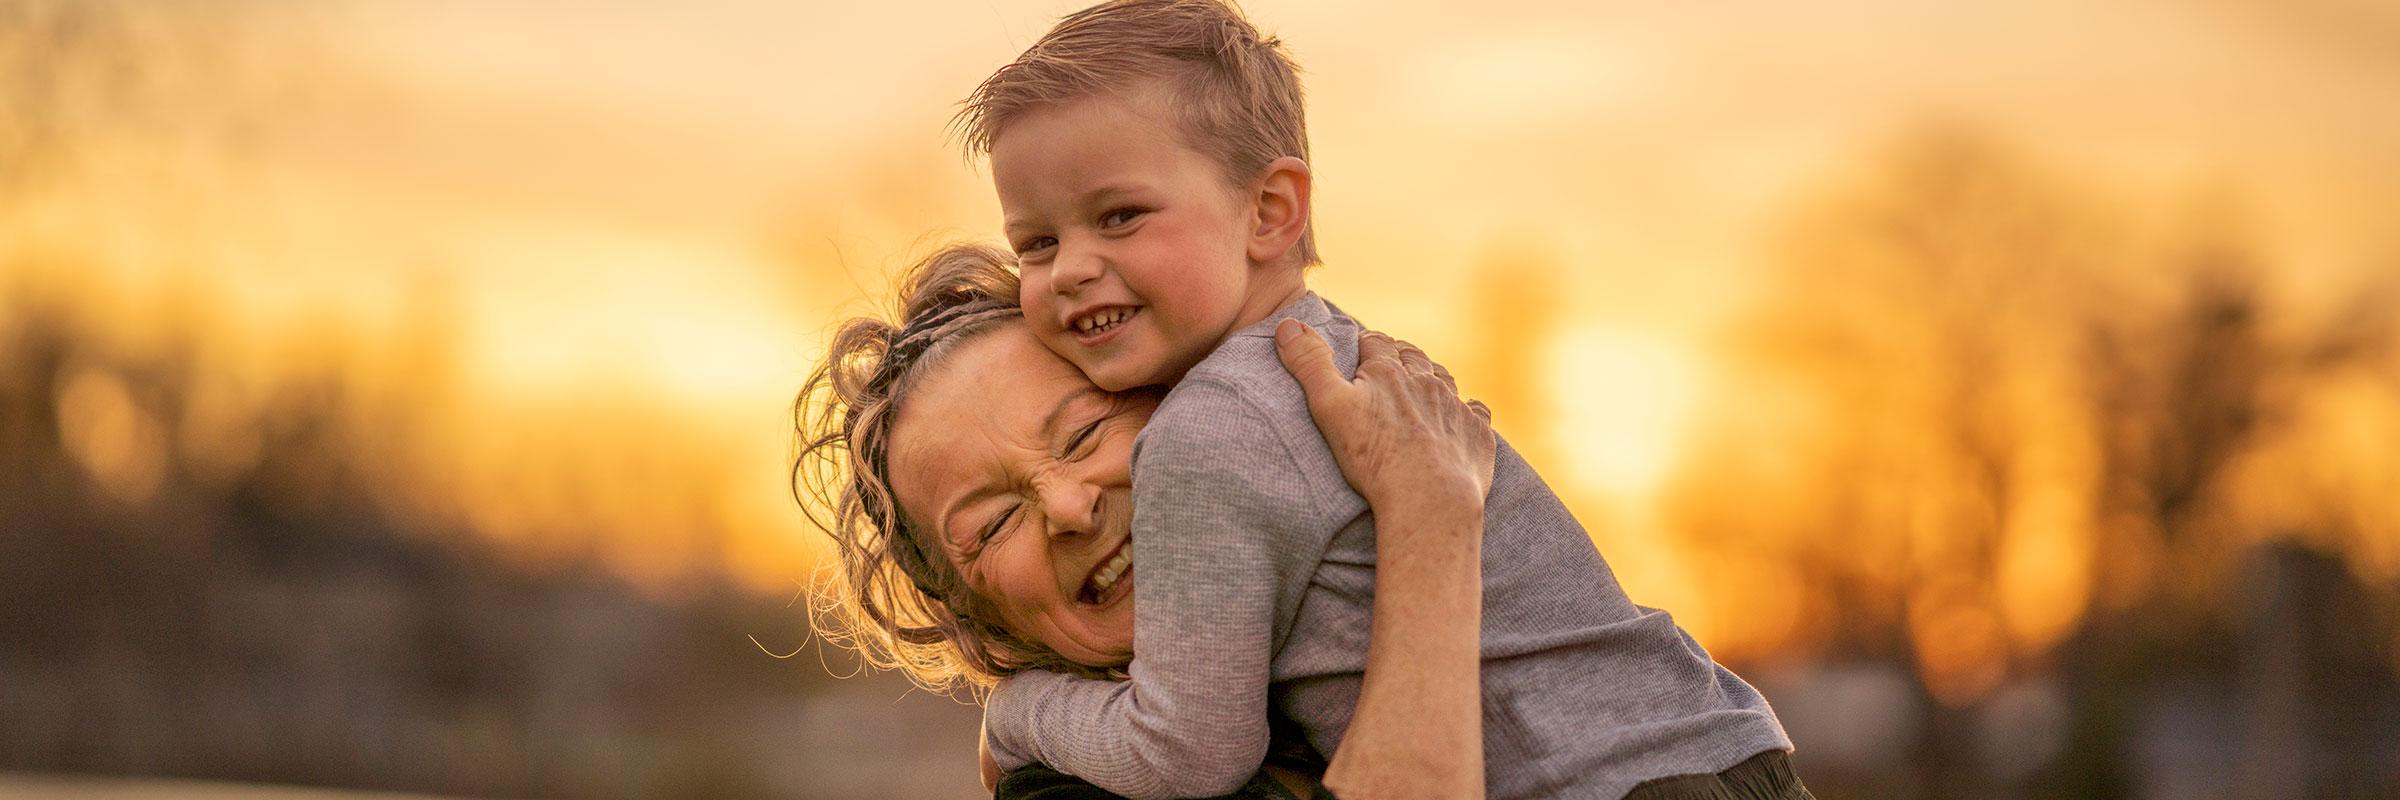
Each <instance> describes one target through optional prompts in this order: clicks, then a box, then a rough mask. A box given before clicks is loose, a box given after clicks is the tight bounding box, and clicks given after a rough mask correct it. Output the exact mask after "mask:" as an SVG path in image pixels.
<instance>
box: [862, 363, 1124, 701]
mask: <svg viewBox="0 0 2400 800" xmlns="http://www.w3.org/2000/svg"><path fill="white" fill-rule="evenodd" d="M1157 407H1158V399H1157V396H1156V395H1155V394H1150V393H1144V394H1121V395H1120V394H1110V393H1107V392H1103V391H1101V390H1100V389H1099V388H1098V387H1096V386H1093V385H1092V383H1091V382H1090V381H1088V380H1085V379H1084V377H1083V373H1081V372H1079V371H1077V370H1076V369H1075V367H1074V365H1072V364H1069V363H1067V362H1066V360H1064V359H1061V358H1059V357H1058V356H1057V355H1055V354H1053V353H1051V352H1050V351H1049V350H1048V349H1047V348H1044V347H1043V346H1042V345H1041V343H1040V342H1039V341H1037V340H1036V339H1034V337H1033V334H1032V332H1030V331H1028V330H1027V329H1026V328H1025V326H1024V325H1022V324H1006V325H1001V326H999V327H998V328H996V329H994V330H991V331H989V332H986V333H983V334H980V335H978V336H976V337H975V338H974V339H971V340H968V341H965V342H961V343H959V344H958V345H956V349H954V350H952V351H951V352H950V354H949V355H948V357H946V358H945V359H944V360H943V361H942V362H941V363H940V364H939V365H938V366H936V367H934V368H933V369H932V371H931V372H928V373H926V374H924V375H922V376H920V377H919V378H918V379H917V383H916V385H915V386H914V387H913V388H912V389H911V390H910V392H909V394H908V396H907V397H906V399H905V400H904V401H903V403H902V406H901V409H900V416H899V418H898V419H895V420H893V424H892V445H891V475H892V491H893V493H894V495H895V496H896V498H897V499H898V501H899V503H900V509H901V513H902V514H903V515H905V516H906V517H907V518H908V520H909V522H910V524H912V525H915V526H916V528H917V530H920V531H925V532H928V533H929V534H930V535H931V536H933V537H934V538H936V539H938V541H939V545H940V548H941V550H942V551H943V552H944V553H945V554H946V555H948V556H949V558H950V562H951V563H952V564H954V565H956V566H957V567H958V569H959V572H960V573H961V574H962V575H964V576H965V577H966V581H967V586H968V587H970V588H972V589H974V590H975V592H976V594H978V595H980V596H982V597H983V598H984V599H985V600H987V601H989V602H990V604H991V606H992V607H993V608H995V609H997V610H998V612H999V613H1000V615H1001V619H1000V622H1001V623H1002V624H1004V625H1006V626H1008V628H1009V629H1010V630H1012V631H1015V632H1016V633H1017V634H1018V635H1021V636H1025V637H1027V638H1030V639H1033V640H1035V641H1038V642H1041V643H1042V644H1045V645H1048V646H1049V647H1050V648H1051V649H1053V650H1057V651H1058V652H1059V653H1060V654H1061V655H1064V656H1066V657H1067V658H1069V659H1072V660H1074V661H1076V662H1078V663H1082V664H1087V665H1091V666H1099V667H1105V666H1115V665H1118V664H1123V663H1125V662H1127V661H1130V660H1132V658H1133V566H1132V563H1133V548H1132V546H1131V536H1132V522H1133V481H1132V469H1131V465H1132V459H1133V437H1134V434H1135V433H1137V432H1139V431H1140V430H1141V428H1142V425H1143V424H1144V423H1146V422H1148V421H1149V419H1150V413H1151V412H1152V411H1154V410H1156V409H1157Z"/></svg>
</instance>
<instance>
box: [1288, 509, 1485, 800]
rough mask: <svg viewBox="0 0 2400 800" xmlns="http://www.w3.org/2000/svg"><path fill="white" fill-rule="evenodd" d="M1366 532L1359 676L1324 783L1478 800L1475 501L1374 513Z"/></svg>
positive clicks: (1390, 794) (1395, 794) (1478, 534)
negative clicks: (1371, 534) (1367, 572)
mask: <svg viewBox="0 0 2400 800" xmlns="http://www.w3.org/2000/svg"><path fill="white" fill-rule="evenodd" d="M1452 494H1456V493H1452ZM1375 528H1376V530H1375V534H1376V546H1375V558H1376V565H1375V612H1374V613H1375V620H1374V623H1373V624H1372V626H1371V627H1370V628H1369V636H1370V638H1369V640H1368V645H1367V672H1366V677H1365V679H1364V684H1363V686H1361V688H1360V690H1359V698H1358V710H1357V712H1356V713H1355V714H1353V715H1352V717H1351V722H1350V727H1349V730H1348V732H1347V733H1346V734H1344V736H1343V739H1342V746H1341V749H1340V750H1339V751H1338V752H1336V753H1335V754H1334V757H1333V762H1332V764H1331V765H1330V766H1328V767H1327V769H1326V771H1325V786H1326V788H1329V789H1332V790H1333V792H1334V793H1335V794H1336V795H1338V796H1340V797H1342V798H1343V799H1344V800H1376V799H1377V798H1401V797H1426V798H1473V797H1482V796H1483V785H1484V784H1483V716H1482V703H1481V702H1480V699H1479V697H1480V683H1481V675H1480V672H1481V666H1482V661H1481V657H1480V652H1479V647H1478V644H1479V638H1478V637H1479V634H1480V624H1481V620H1482V596H1483V581H1482V573H1481V568H1482V542H1483V503H1482V498H1480V497H1474V498H1460V499H1453V500H1451V501H1447V502H1445V501H1443V500H1442V499H1441V498H1440V496H1439V495H1438V494H1437V495H1419V496H1418V499H1416V500H1414V501H1409V502H1405V503H1401V504H1398V506H1396V507H1395V506H1394V505H1393V504H1388V503H1387V504H1378V505H1376V506H1375Z"/></svg>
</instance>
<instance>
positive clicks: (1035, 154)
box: [991, 84, 1301, 391]
mask: <svg viewBox="0 0 2400 800" xmlns="http://www.w3.org/2000/svg"><path fill="white" fill-rule="evenodd" d="M1178 115H1179V112H1178V111H1177V110H1176V108H1175V106H1174V104H1173V101H1172V96H1171V94H1170V93H1169V92H1168V91H1167V90H1166V89H1165V88H1164V87H1163V86H1160V85H1156V84H1153V85H1151V86H1149V87H1146V88H1144V89H1141V90H1138V91H1126V92H1113V93H1102V94H1097V95H1093V96H1090V97H1085V98H1081V99H1077V100H1072V101H1067V102H1064V103H1059V104H1055V105H1050V106H1045V107H1041V108H1036V109H1031V110H1028V111H1026V112H1024V114H1023V115H1022V116H1019V117H1017V118H1016V119H1014V120H1012V121H1011V122H1010V123H1009V125H1008V127H1007V128H1006V129H1005V130H1004V131H1002V132H1001V134H1000V135H999V136H998V137H996V138H995V139H993V141H992V151H991V152H992V179H993V183H994V184H996V185H997V187H998V189H999V195H1000V208H1001V212H1002V213H1003V215H1004V216H1005V217H1006V226H1007V227H1006V230H1007V234H1008V240H1009V245H1010V247H1011V248H1012V249H1014V250H1015V251H1016V252H1017V257H1018V259H1019V266H1020V269H1021V271H1022V273H1023V277H1024V281H1023V283H1022V287H1021V289H1020V294H1019V297H1018V299H1019V301H1020V302H1021V303H1022V304H1023V305H1024V307H1025V319H1026V322H1027V323H1028V324H1029V325H1031V326H1032V328H1033V331H1034V334H1035V335H1036V336H1037V337H1039V338H1040V339H1041V340H1042V343H1043V344H1044V345H1046V346H1048V347H1049V348H1050V349H1051V350H1053V351H1055V352H1057V353H1058V354H1059V355H1061V356H1064V357H1066V359H1067V360H1068V361H1071V362H1074V364H1075V366H1076V367H1077V368H1079V369H1082V370H1083V372H1084V374H1085V375H1086V376H1088V377H1089V378H1090V379H1091V380H1092V382H1093V383H1095V384H1098V385H1099V386H1100V387H1101V388H1103V389H1108V390H1110V391H1123V390H1126V389H1132V388H1136V387H1141V386H1154V385H1169V384H1173V383H1174V382H1175V381H1177V380H1179V379H1181V378H1182V377H1183V373H1184V372H1185V371H1186V370H1189V369H1191V367H1192V365H1193V364H1197V363H1199V362H1200V360H1201V359H1202V358H1205V357H1207V355H1208V354H1209V352H1210V351H1212V350H1214V349H1216V346H1217V344H1218V343H1219V342H1221V341H1223V340H1224V338H1225V336H1226V335H1227V334H1229V333H1231V332H1233V330H1234V329H1236V328H1238V327H1240V326H1241V325H1243V324H1246V323H1247V322H1251V321H1255V320H1257V319H1263V318H1265V316H1266V315H1267V314H1268V313H1271V312H1273V311H1274V310H1275V309H1276V308H1279V307H1281V306H1282V305H1283V304H1284V303H1285V302H1288V301H1289V300H1291V299H1293V298H1296V297H1298V296H1299V294H1300V292H1301V286H1300V278H1299V270H1298V269H1297V267H1291V268H1288V269H1287V268H1285V267H1283V266H1281V265H1277V266H1271V267H1270V266H1262V265H1255V264H1253V263H1252V262H1251V260H1250V259H1249V253H1248V250H1247V246H1248V243H1249V237H1250V234H1251V230H1252V228H1253V227H1255V221H1256V219H1257V214H1256V211H1255V209H1254V207H1253V205H1252V204H1251V203H1250V202H1248V198H1247V194H1248V192H1246V191H1245V187H1238V186H1235V185H1233V184H1232V183H1230V182H1229V181H1228V180H1227V179H1226V177H1225V172H1224V170H1223V169H1221V168H1219V167H1218V165H1217V163H1216V162H1215V161H1214V160H1212V159H1210V158H1209V157H1208V156H1207V155H1206V154H1203V153H1201V152H1199V151H1198V150H1195V149H1193V148H1191V147H1189V146H1187V145H1186V144H1185V143H1184V141H1183V136H1182V135H1181V134H1180V133H1179V132H1178V130H1177V125H1176V124H1175V120H1177V119H1178V118H1179V116H1178ZM1284 272H1288V273H1289V275H1288V277H1287V276H1284V275H1282V274H1281V273H1284Z"/></svg>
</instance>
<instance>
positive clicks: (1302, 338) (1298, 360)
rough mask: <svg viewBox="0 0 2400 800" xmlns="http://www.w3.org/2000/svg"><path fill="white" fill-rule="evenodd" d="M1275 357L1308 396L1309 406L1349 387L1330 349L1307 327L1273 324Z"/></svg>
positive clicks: (1288, 321)
mask: <svg viewBox="0 0 2400 800" xmlns="http://www.w3.org/2000/svg"><path fill="white" fill-rule="evenodd" d="M1275 356H1276V357H1277V358H1280V359H1282V360H1283V369H1284V371H1286V372H1290V373H1292V378H1293V379H1294V380H1297V381H1299V382H1300V391H1302V392H1305V393H1307V395H1308V401H1309V403H1311V404H1315V403H1317V402H1320V401H1322V400H1323V399H1325V398H1328V397H1331V396H1333V393H1334V392H1338V391H1341V390H1343V389H1346V388H1349V386H1350V381H1349V379H1347V378H1344V377H1342V371H1341V369H1340V368H1338V367H1335V366H1334V365H1333V347H1332V346H1331V345H1328V344H1326V343H1325V337H1324V336H1323V335H1321V334H1318V333H1317V332H1316V330H1315V329H1313V328H1310V327H1308V324H1307V323H1304V322H1301V321H1299V320H1296V319H1286V320H1284V321H1283V322H1281V323H1277V324H1276V326H1275Z"/></svg>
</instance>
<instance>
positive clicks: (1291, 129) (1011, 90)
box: [953, 0, 1317, 264]
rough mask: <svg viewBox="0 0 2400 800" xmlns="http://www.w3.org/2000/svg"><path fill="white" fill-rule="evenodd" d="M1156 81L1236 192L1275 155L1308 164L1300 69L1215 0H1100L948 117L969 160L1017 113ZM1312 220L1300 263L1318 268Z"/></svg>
mask: <svg viewBox="0 0 2400 800" xmlns="http://www.w3.org/2000/svg"><path fill="white" fill-rule="evenodd" d="M1151 81H1164V82H1166V84H1167V86H1168V87H1169V88H1170V89H1171V90H1172V91H1173V92H1174V95H1175V97H1174V100H1175V102H1174V105H1173V107H1174V108H1175V109H1176V111H1175V112H1174V113H1175V115H1176V116H1178V117H1180V118H1181V119H1179V120H1177V122H1178V123H1179V124H1178V125H1177V129H1178V130H1179V131H1180V132H1181V133H1182V135H1183V137H1184V140H1185V141H1184V144H1185V145H1187V146H1189V147H1191V148H1192V149H1194V150H1197V151H1199V152H1201V153H1203V154H1205V155H1207V156H1209V157H1210V158H1212V159H1214V160H1215V161H1216V162H1217V164H1218V166H1220V167H1222V168H1223V169H1224V170H1225V178H1226V180H1227V182H1229V183H1231V184H1233V185H1235V186H1240V185H1242V184H1244V183H1247V182H1249V181H1250V180H1252V179H1255V178H1257V177H1258V175H1259V172H1260V171H1261V170H1264V169H1266V166H1267V163H1268V162H1271V161H1274V160H1275V159H1278V158H1282V157H1284V156H1293V157H1296V158H1299V159H1301V160H1303V161H1305V160H1307V159H1308V124H1307V120H1306V118H1305V115H1304V114H1303V111H1302V107H1301V98H1300V75H1299V67H1298V66H1297V65H1294V64H1293V63H1292V59H1291V57H1290V56H1289V55H1287V54H1285V53H1284V50H1283V42H1282V40H1280V39H1276V38H1273V37H1267V36H1261V35H1260V34H1259V32H1258V29H1257V28H1255V27H1252V26H1251V24H1250V21H1249V20H1246V19H1243V18H1242V12H1241V10H1240V9H1239V8H1236V7H1234V6H1233V4H1231V3H1229V2H1222V1H1221V0H1110V2H1105V3H1101V4H1099V5H1096V6H1092V7H1091V8H1087V9H1084V10H1082V11H1078V12H1075V13H1074V14H1071V15H1068V16H1067V17H1066V18H1065V19H1062V20H1059V22H1058V26H1057V27H1054V28H1051V29H1050V32H1049V33H1047V34H1043V35H1042V38H1041V39H1040V40H1038V41H1035V42H1034V43H1033V46H1032V47H1028V48H1026V49H1025V52H1024V54H1022V55H1019V56H1017V60H1016V61H1014V62H1011V63H1010V64H1008V65H1007V66H1004V67H1001V68H1000V69H999V71H997V72H994V73H992V76H991V77H989V78H985V79H984V81H983V84H982V85H980V86H977V87H975V91H974V93H973V94H970V95H968V96H967V99H966V102H965V103H964V104H963V105H964V107H963V108H961V109H959V112H958V116H957V118H956V119H954V120H953V124H954V127H956V128H957V129H958V130H959V132H960V134H961V137H960V138H961V139H963V140H964V142H965V145H966V148H967V152H968V153H969V154H970V155H989V154H990V153H991V151H992V140H993V139H994V138H996V137H998V136H999V134H1000V131H1001V130H1003V129H1005V128H1007V127H1008V124H1009V122H1010V121H1012V120H1014V119H1016V117H1017V115H1019V114H1022V113H1024V112H1026V111H1028V110H1031V109H1036V108H1041V107H1043V106H1048V105H1052V104H1057V103H1064V102H1069V101H1073V100H1079V99H1082V98H1085V97H1090V96H1092V95H1096V94H1102V93H1106V92H1110V91H1116V90H1123V89H1127V88H1131V87H1134V86H1138V85H1141V84H1144V83H1148V82H1151ZM1314 228H1315V225H1314V223H1313V222H1312V223H1311V225H1310V227H1309V229H1307V230H1304V231H1303V232H1302V233H1301V234H1300V263H1302V264H1315V263H1317V242H1316V240H1317V237H1316V231H1315V230H1314Z"/></svg>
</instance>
